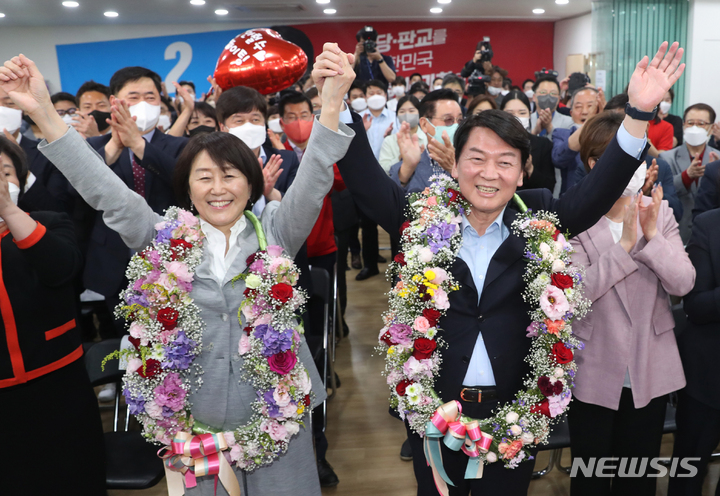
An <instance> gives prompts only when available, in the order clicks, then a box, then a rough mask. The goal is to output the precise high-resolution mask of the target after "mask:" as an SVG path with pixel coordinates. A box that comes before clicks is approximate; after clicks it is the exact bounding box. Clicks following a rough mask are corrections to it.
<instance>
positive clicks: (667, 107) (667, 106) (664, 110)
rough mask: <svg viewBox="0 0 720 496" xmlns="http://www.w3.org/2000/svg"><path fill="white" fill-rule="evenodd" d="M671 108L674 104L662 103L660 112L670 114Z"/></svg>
mask: <svg viewBox="0 0 720 496" xmlns="http://www.w3.org/2000/svg"><path fill="white" fill-rule="evenodd" d="M670 107H672V103H670V102H660V112H662V113H663V114H667V113H668V112H670Z"/></svg>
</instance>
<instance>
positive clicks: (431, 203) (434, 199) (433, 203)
mask: <svg viewBox="0 0 720 496" xmlns="http://www.w3.org/2000/svg"><path fill="white" fill-rule="evenodd" d="M427 204H428V206H430V207H434V206H436V205H437V197H435V196H431V197H430V198H428V199H427Z"/></svg>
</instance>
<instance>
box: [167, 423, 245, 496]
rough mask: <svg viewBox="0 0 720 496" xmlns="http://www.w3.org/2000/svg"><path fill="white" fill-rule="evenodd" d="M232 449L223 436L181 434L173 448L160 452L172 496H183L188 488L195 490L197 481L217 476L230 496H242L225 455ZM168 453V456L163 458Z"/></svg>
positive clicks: (173, 441)
mask: <svg viewBox="0 0 720 496" xmlns="http://www.w3.org/2000/svg"><path fill="white" fill-rule="evenodd" d="M227 449H228V445H227V442H226V441H225V438H224V437H223V435H222V434H199V435H197V436H193V435H192V434H190V433H188V432H178V433H177V434H175V438H174V439H173V440H172V443H170V447H169V448H163V449H161V450H160V451H159V452H158V455H159V456H160V458H162V459H163V465H164V466H165V475H166V477H167V483H168V495H169V496H182V495H183V494H184V493H185V488H186V487H187V488H191V487H195V486H196V485H197V480H196V478H197V477H202V476H205V475H215V476H216V479H215V487H216V488H217V480H218V479H220V482H221V483H222V485H223V487H225V490H226V491H227V492H228V494H229V495H230V496H241V494H242V493H241V491H240V485H239V484H238V481H237V478H236V477H235V474H234V473H233V470H232V468H231V467H230V464H229V463H228V461H227V460H226V459H225V456H224V455H223V454H222V451H224V450H227ZM163 450H167V451H166V452H165V453H164V454H162V455H161V454H160V452H162V451H163Z"/></svg>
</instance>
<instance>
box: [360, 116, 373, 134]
mask: <svg viewBox="0 0 720 496" xmlns="http://www.w3.org/2000/svg"><path fill="white" fill-rule="evenodd" d="M362 121H363V126H365V131H370V126H372V115H370V112H368V113H367V114H365V115H363V118H362Z"/></svg>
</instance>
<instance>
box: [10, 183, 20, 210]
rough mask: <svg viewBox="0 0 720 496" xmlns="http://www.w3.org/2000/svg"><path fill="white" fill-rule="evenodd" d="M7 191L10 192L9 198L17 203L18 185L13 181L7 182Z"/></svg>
mask: <svg viewBox="0 0 720 496" xmlns="http://www.w3.org/2000/svg"><path fill="white" fill-rule="evenodd" d="M8 191H9V192H10V199H11V200H12V202H13V203H14V204H15V205H17V202H18V197H19V196H20V187H19V186H18V185H17V184H14V183H8Z"/></svg>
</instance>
